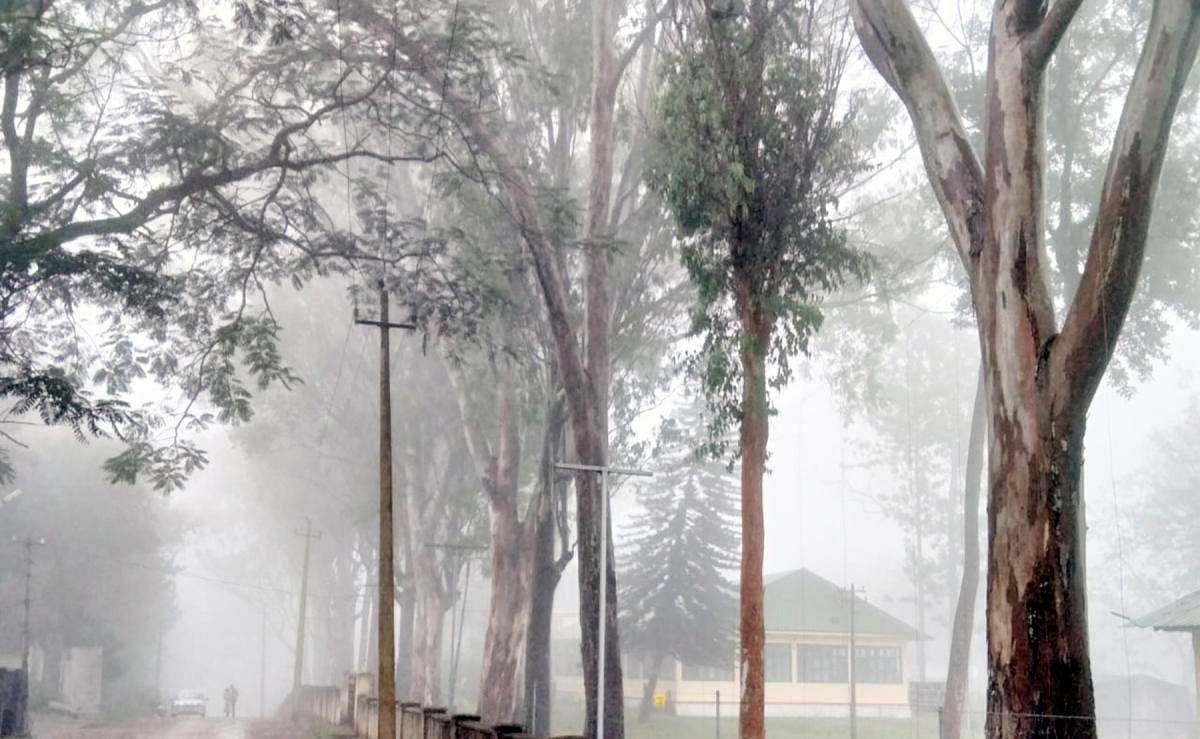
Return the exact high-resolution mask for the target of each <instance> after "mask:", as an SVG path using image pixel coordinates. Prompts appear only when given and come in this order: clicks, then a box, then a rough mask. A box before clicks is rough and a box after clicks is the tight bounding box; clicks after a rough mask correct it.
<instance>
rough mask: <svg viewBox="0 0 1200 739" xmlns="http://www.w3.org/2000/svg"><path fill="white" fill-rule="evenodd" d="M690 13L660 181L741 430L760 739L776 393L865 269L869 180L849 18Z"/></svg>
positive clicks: (750, 669)
mask: <svg viewBox="0 0 1200 739" xmlns="http://www.w3.org/2000/svg"><path fill="white" fill-rule="evenodd" d="M686 8H687V11H686V12H687V23H686V24H684V25H683V26H681V27H682V28H683V29H684V30H683V32H682V34H681V36H680V38H679V39H678V43H677V46H676V48H675V49H674V50H673V51H672V53H671V54H670V55H669V56H668V57H667V58H666V60H665V63H664V70H663V77H664V80H663V82H664V84H663V88H662V93H661V96H660V99H659V104H658V120H657V122H656V126H657V127H658V129H657V131H656V134H655V151H654V153H653V155H652V156H651V158H650V162H649V167H648V175H649V180H650V182H651V184H652V186H653V187H654V188H656V189H657V190H658V191H659V192H661V193H662V195H663V196H664V198H665V199H666V201H667V202H668V204H669V205H670V207H671V210H672V211H673V213H674V214H675V218H676V221H677V223H678V225H679V227H680V230H681V231H682V232H683V234H684V236H685V237H686V239H685V240H684V241H683V242H682V255H683V261H684V264H685V266H686V267H687V269H688V272H689V275H690V276H691V279H692V280H693V282H694V283H695V284H696V285H697V287H698V288H699V292H700V303H699V305H698V307H697V308H696V310H695V311H694V318H693V330H694V331H695V333H698V334H703V337H704V338H703V349H702V352H701V355H700V357H699V358H698V362H697V364H698V367H699V370H700V372H701V375H702V377H703V381H704V385H705V389H706V391H707V392H708V394H709V397H710V402H711V404H712V406H713V410H714V411H715V418H716V425H715V429H714V430H715V431H716V432H717V433H718V434H719V433H721V432H723V430H724V429H725V428H727V427H728V426H729V425H731V424H733V423H734V422H740V424H741V441H740V451H741V519H742V559H741V617H740V628H739V632H740V638H741V645H740V653H739V660H738V662H739V665H740V670H739V680H740V683H741V687H740V690H739V694H740V699H741V712H740V719H739V723H740V731H741V736H742V737H743V739H759V738H761V737H762V736H763V735H764V723H763V697H764V694H763V641H764V629H763V608H762V592H763V582H762V557H763V518H762V516H763V513H762V479H763V472H764V466H765V464H766V449H767V431H768V416H769V405H768V399H767V387H768V383H770V384H774V385H778V384H780V383H782V382H784V381H786V379H787V377H788V375H789V368H790V361H789V358H790V357H791V355H793V354H794V353H796V352H798V351H802V350H804V349H805V348H806V346H807V341H808V337H809V336H810V334H811V333H812V332H813V331H815V330H816V329H817V327H818V326H819V324H820V320H821V313H820V310H819V308H818V307H817V306H818V303H819V302H820V300H821V297H822V295H823V294H824V293H826V292H828V291H830V290H833V289H836V288H837V287H839V286H840V285H842V284H843V282H844V281H845V280H847V279H848V278H852V277H857V276H861V275H863V274H864V273H865V268H866V260H865V259H864V257H863V256H862V255H861V254H860V253H859V252H858V251H857V250H855V249H854V248H852V247H850V246H848V245H847V243H846V238H845V235H844V234H843V233H842V232H841V231H840V230H839V229H837V228H836V227H835V226H834V225H833V223H832V221H831V219H830V215H831V210H832V208H833V205H834V202H835V200H836V197H837V194H838V192H839V189H840V188H842V187H844V186H845V185H846V183H847V182H848V180H849V178H850V177H851V176H852V174H853V173H854V172H855V171H856V170H857V164H856V162H855V160H854V158H853V157H852V156H851V154H850V152H848V151H847V150H846V143H847V142H848V140H849V138H848V136H847V130H848V121H847V120H846V119H844V118H842V117H840V116H839V114H838V113H837V112H836V110H835V99H836V95H837V90H838V85H839V82H840V79H841V73H842V70H843V68H844V65H845V60H846V57H847V53H848V44H847V43H845V38H846V34H845V32H844V30H845V23H844V21H842V20H839V18H838V15H837V13H836V12H835V11H833V10H832V9H831V8H830V7H828V6H825V5H823V4H821V3H819V2H815V1H814V2H807V3H796V2H790V1H783V2H770V1H769V0H751V2H748V3H746V4H745V6H744V9H742V6H741V5H739V4H731V3H722V2H713V1H712V0H704V1H703V2H698V3H690V4H688V5H687V6H686ZM779 152H786V153H787V156H780V155H779V154H778V153H779ZM769 363H770V364H773V365H774V366H775V367H776V368H777V375H776V377H774V378H768V376H767V366H768V364H769ZM739 381H740V385H741V387H740V392H739V389H738V388H737V386H738V384H739ZM714 438H718V439H719V436H718V437H714Z"/></svg>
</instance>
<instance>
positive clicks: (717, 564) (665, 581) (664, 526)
mask: <svg viewBox="0 0 1200 739" xmlns="http://www.w3.org/2000/svg"><path fill="white" fill-rule="evenodd" d="M700 415H701V414H699V413H693V414H690V417H684V418H680V419H674V418H671V419H668V420H667V421H665V422H664V423H663V426H662V428H661V429H660V431H659V437H658V441H657V444H656V447H657V448H656V450H655V455H654V456H655V458H656V459H658V460H660V463H661V473H660V474H658V475H657V476H656V477H655V478H654V480H653V481H652V482H649V483H647V484H646V485H645V486H644V487H642V488H641V490H642V494H641V495H639V498H638V503H639V504H640V508H641V510H640V512H639V513H637V514H636V515H635V516H634V518H633V521H632V523H631V524H630V533H629V534H628V536H627V537H626V538H627V540H628V544H627V545H626V546H625V547H624V551H623V552H622V556H623V559H624V560H625V561H626V562H628V563H629V564H628V565H627V566H626V571H625V573H624V576H623V578H622V580H621V602H622V604H623V605H622V611H623V618H624V629H623V633H624V634H625V637H626V645H627V647H626V648H627V650H628V651H629V653H631V654H636V655H637V656H639V657H640V658H641V659H642V665H643V669H645V670H648V672H647V673H646V674H647V675H648V677H647V678H646V683H645V686H644V688H643V692H642V702H641V707H640V708H639V710H638V720H639V721H645V720H646V718H647V717H648V716H649V713H650V706H651V703H652V701H653V699H654V691H655V686H656V685H657V683H658V676H659V670H660V669H661V667H662V662H663V659H664V658H666V657H673V658H675V659H677V660H680V661H684V662H687V663H689V664H710V663H712V664H718V665H722V666H724V665H728V664H729V660H728V657H729V655H730V654H731V653H732V648H733V640H732V639H731V638H730V637H731V634H732V632H733V629H734V624H735V623H736V620H735V614H736V611H737V588H736V586H735V585H734V583H733V582H731V580H730V575H731V574H732V573H733V572H735V571H736V569H737V565H738V558H737V550H738V522H737V488H736V487H735V485H734V483H733V480H732V479H731V477H730V475H729V473H728V472H727V471H726V470H725V469H723V468H722V465H721V463H719V462H716V461H713V460H708V461H704V462H697V460H696V459H695V449H696V446H697V441H698V440H697V439H696V438H695V432H696V430H697V429H701V430H702V429H703V420H702V419H701V417H700Z"/></svg>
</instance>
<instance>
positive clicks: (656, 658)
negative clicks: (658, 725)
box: [638, 653, 663, 724]
mask: <svg viewBox="0 0 1200 739" xmlns="http://www.w3.org/2000/svg"><path fill="white" fill-rule="evenodd" d="M662 661H663V657H662V655H661V654H658V653H655V654H654V655H653V656H652V657H651V658H650V674H649V675H647V677H646V684H645V686H643V688H642V704H641V705H640V706H639V707H638V723H640V724H644V723H646V719H648V718H650V709H651V708H652V707H653V706H654V691H655V690H657V689H658V673H659V671H660V670H661V669H662Z"/></svg>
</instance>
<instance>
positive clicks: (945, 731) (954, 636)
mask: <svg viewBox="0 0 1200 739" xmlns="http://www.w3.org/2000/svg"><path fill="white" fill-rule="evenodd" d="M985 400H986V397H985V394H984V384H983V375H982V373H981V374H980V376H979V382H978V388H977V389H976V391H975V404H974V406H973V407H972V408H971V435H970V439H969V440H968V442H967V470H966V484H965V487H964V491H963V571H962V582H961V583H960V585H959V589H958V603H957V605H956V606H955V609H954V622H953V624H954V625H953V630H952V631H951V636H950V664H949V668H948V671H947V673H946V698H945V704H944V707H943V712H942V739H959V737H960V736H961V733H962V730H963V727H964V724H965V723H966V721H965V718H966V715H967V713H966V704H967V682H968V681H967V678H968V675H969V671H970V666H971V636H972V634H973V632H974V628H973V627H974V623H975V595H976V593H977V592H978V591H979V488H980V477H981V475H982V474H983V441H984V433H985V431H986V424H987V406H986V404H985Z"/></svg>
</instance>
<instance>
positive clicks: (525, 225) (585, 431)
mask: <svg viewBox="0 0 1200 739" xmlns="http://www.w3.org/2000/svg"><path fill="white" fill-rule="evenodd" d="M458 10H459V8H457V6H456V8H455V9H447V10H446V11H445V15H443V16H439V23H441V22H444V28H445V29H446V30H447V31H449V32H448V33H443V34H442V35H441V37H440V38H439V37H438V36H437V35H436V34H418V33H416V32H409V30H408V26H404V27H401V28H398V29H397V34H396V36H395V42H396V46H397V49H398V51H399V52H400V54H401V55H402V56H403V58H404V63H405V65H406V66H407V67H408V68H411V69H412V70H414V71H415V72H416V73H417V74H418V75H420V76H421V77H422V78H423V79H424V81H425V83H426V86H427V89H428V91H429V94H432V95H434V96H436V98H437V99H439V100H441V101H442V103H443V104H444V106H445V114H446V115H447V116H448V117H452V118H453V119H454V120H455V121H456V122H457V128H458V130H460V131H461V132H462V133H463V134H464V136H465V138H466V141H467V143H468V144H469V145H470V150H471V152H472V154H477V155H480V156H475V157H473V158H471V159H470V160H467V161H464V162H462V163H461V164H462V166H463V170H464V171H467V172H470V173H471V174H472V175H474V176H477V177H479V178H481V179H483V180H485V181H487V182H489V183H493V184H492V185H491V186H494V187H498V190H499V191H500V192H502V193H503V196H504V198H505V199H506V200H507V203H506V209H507V210H508V212H509V213H510V214H511V217H512V218H513V219H514V220H515V221H516V223H517V224H518V226H519V229H520V232H521V236H522V240H523V241H524V243H525V246H526V247H527V249H528V250H529V255H530V257H531V258H532V262H533V271H534V274H535V276H536V278H537V285H538V289H539V292H540V295H541V299H542V302H543V304H544V307H545V310H546V320H547V322H548V324H549V327H550V336H551V337H552V340H553V347H554V353H555V361H556V364H557V367H558V372H559V373H560V377H561V381H562V384H563V388H564V396H565V400H566V406H567V409H568V413H569V416H570V431H571V439H572V442H573V444H572V446H573V449H574V453H575V455H576V456H577V458H578V460H579V461H581V462H584V463H587V464H593V465H604V464H606V463H607V462H608V402H609V388H610V372H611V366H610V364H611V359H612V357H611V350H610V342H609V332H610V322H611V312H612V305H611V297H610V285H609V282H610V278H609V260H610V259H611V258H612V255H613V249H612V240H611V238H610V237H611V226H610V221H609V218H610V216H611V213H612V210H613V203H612V189H613V188H612V183H613V155H614V136H615V133H614V127H615V119H614V111H615V109H616V103H617V100H618V92H619V90H620V84H619V83H620V81H621V79H622V77H623V75H624V71H625V69H626V68H627V67H628V65H629V63H630V62H631V61H632V60H633V59H634V58H635V57H636V55H637V52H638V50H639V49H640V48H641V46H642V45H643V44H644V43H645V41H646V40H647V39H648V38H649V36H650V33H649V31H650V30H652V28H653V20H654V18H653V16H651V17H649V18H647V19H643V22H647V23H648V25H646V26H645V28H644V29H643V30H641V31H640V32H639V33H638V34H637V35H636V36H635V37H634V38H633V39H632V41H631V42H630V43H629V45H628V46H626V47H625V48H623V49H620V50H618V48H617V46H616V37H617V23H618V14H619V8H618V4H617V3H614V2H612V1H611V0H597V2H595V3H592V5H591V11H592V15H591V19H590V20H591V31H592V36H591V41H592V43H591V63H592V75H591V85H590V90H591V106H590V112H589V114H588V115H587V126H588V139H587V140H588V165H587V172H588V187H587V198H586V207H585V209H584V210H585V215H584V218H583V219H582V221H583V223H584V227H583V233H582V234H581V241H582V243H583V260H584V268H583V276H582V280H581V284H580V285H579V286H578V287H579V293H580V294H581V295H582V298H583V316H582V318H581V319H580V318H579V317H578V315H577V311H576V310H575V309H574V308H573V302H572V300H571V295H570V286H571V281H570V280H571V273H569V272H568V270H567V260H566V258H565V255H564V254H563V247H564V246H565V245H564V244H561V243H559V242H557V241H556V240H555V239H554V238H553V237H552V230H551V229H549V228H548V226H549V224H550V223H551V222H552V221H553V219H554V217H555V212H554V209H553V208H551V207H547V205H546V204H545V202H544V201H543V200H541V198H540V195H541V194H542V192H543V190H542V188H541V187H539V185H541V184H543V182H542V180H541V179H540V178H539V177H538V176H537V173H536V171H535V170H533V168H532V167H531V165H532V164H534V162H532V161H530V156H529V152H527V151H526V150H525V149H524V147H523V146H522V145H521V144H522V143H523V141H524V138H523V137H522V136H520V135H519V134H517V135H513V136H512V137H511V139H510V138H508V137H506V133H509V132H515V131H517V130H519V128H518V126H517V124H516V123H515V122H513V121H511V120H506V119H504V117H503V114H504V113H505V112H507V111H505V109H503V108H499V109H498V110H499V114H498V115H497V114H494V112H495V111H496V110H497V109H496V108H488V107H486V106H484V107H481V106H480V104H479V100H480V99H481V97H482V98H483V99H485V100H489V101H491V100H494V99H502V98H503V93H502V91H503V86H501V85H499V84H497V83H496V81H495V79H494V76H493V75H492V74H490V73H489V71H488V65H487V64H486V60H481V59H479V58H477V57H476V58H471V57H469V55H467V54H464V53H460V52H455V53H449V54H448V53H447V51H446V50H447V49H454V48H455V47H454V45H453V44H450V43H449V41H450V39H451V38H452V37H453V33H454V31H453V29H455V28H457V25H456V22H455V21H454V18H455V17H457V11H458ZM356 12H360V13H363V14H364V16H365V15H366V14H367V13H370V12H371V11H370V9H369V8H365V7H364V8H359V7H357V6H356ZM375 15H376V17H377V20H378V21H379V22H380V23H381V24H388V23H389V20H388V19H387V18H385V17H381V16H379V14H378V13H376V14H375ZM414 26H422V27H424V28H428V27H430V26H431V24H429V23H427V22H420V23H418V22H416V21H414ZM577 121H578V113H577V111H573V110H572V111H569V112H568V111H566V110H560V111H555V112H554V113H553V114H551V115H550V116H548V117H546V118H545V119H544V120H543V121H542V122H543V123H544V129H545V132H546V136H547V139H548V140H552V141H555V142H556V145H557V146H570V144H571V142H572V141H573V135H574V133H575V132H577V130H578V127H577ZM513 142H516V145H514V143H513ZM485 162H486V163H487V165H488V168H487V171H483V170H481V167H480V165H481V164H483V163H485ZM575 484H576V513H577V516H578V523H579V532H580V533H579V539H578V546H579V588H580V627H581V632H582V639H581V649H582V651H583V654H584V659H583V664H584V684H585V689H586V701H587V703H586V705H587V709H586V717H585V720H584V721H585V732H587V733H589V734H591V733H595V727H596V716H597V711H596V708H597V707H596V703H595V697H596V684H597V678H598V676H599V674H600V670H599V669H597V667H598V666H597V664H596V659H595V656H596V655H597V654H598V653H599V649H598V638H599V616H598V612H599V605H600V603H599V590H600V588H599V582H600V577H601V576H603V577H604V578H605V579H606V582H607V592H608V593H609V594H610V596H609V601H608V603H607V609H606V611H605V614H604V618H605V621H606V625H607V628H606V630H605V634H606V646H605V654H606V655H607V656H606V661H605V665H604V670H603V672H604V676H605V677H604V679H605V715H606V716H607V717H608V720H607V721H606V723H605V730H604V737H605V739H619V738H620V737H621V736H622V735H623V732H624V725H623V711H624V698H623V681H622V679H621V663H620V643H619V637H618V629H617V602H616V601H617V599H616V597H615V593H616V578H615V574H614V570H613V567H612V566H611V563H612V558H611V557H610V558H609V560H608V561H609V563H610V566H609V567H608V569H607V571H606V572H604V573H601V572H600V567H599V563H600V547H601V546H604V547H606V548H608V549H610V550H611V548H612V541H611V530H610V531H608V532H601V531H600V525H599V522H600V485H599V480H598V479H597V478H596V476H595V475H594V474H591V473H586V472H580V473H579V474H578V475H577V476H576V480H575ZM610 529H611V527H610Z"/></svg>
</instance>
